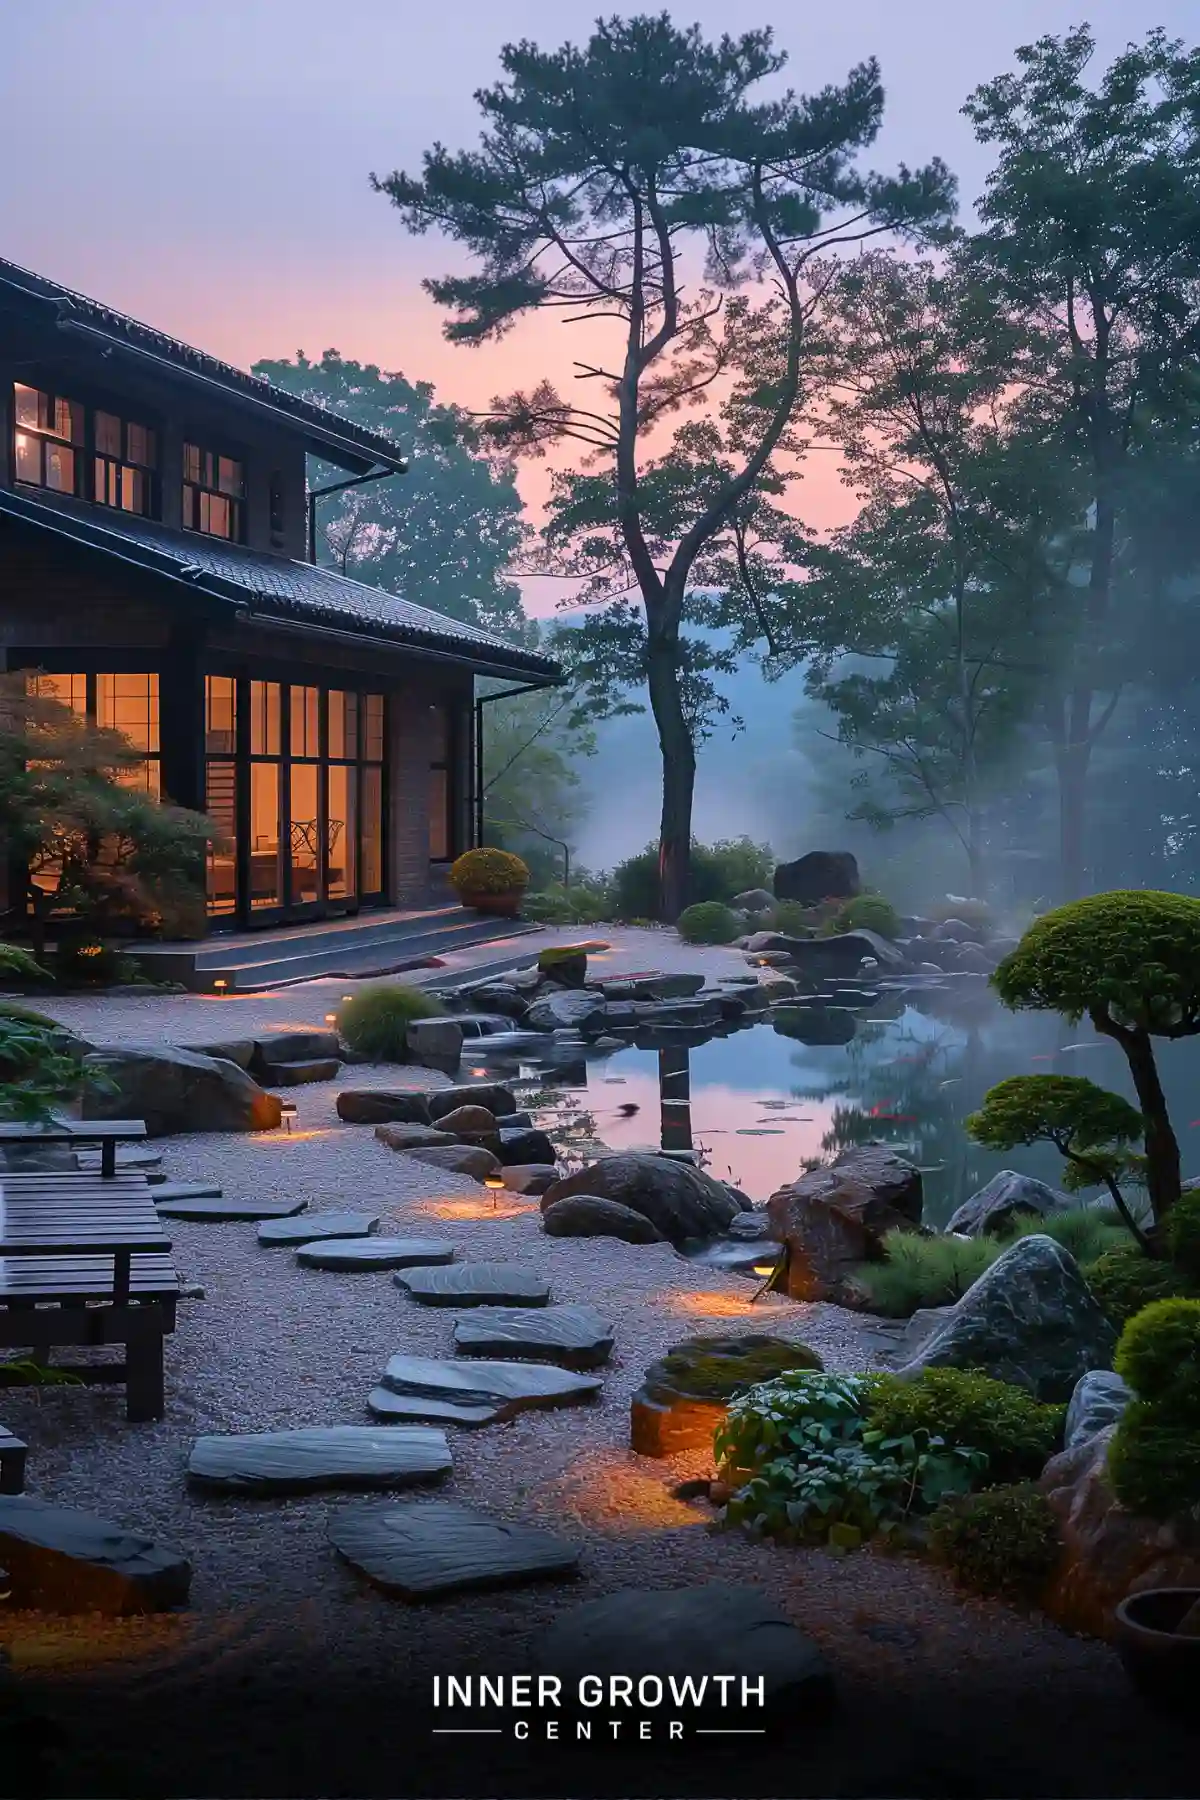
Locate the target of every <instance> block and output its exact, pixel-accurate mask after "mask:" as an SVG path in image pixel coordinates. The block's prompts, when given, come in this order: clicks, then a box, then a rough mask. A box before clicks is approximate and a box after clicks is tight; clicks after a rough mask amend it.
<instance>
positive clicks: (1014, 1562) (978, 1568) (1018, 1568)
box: [929, 1482, 1062, 1600]
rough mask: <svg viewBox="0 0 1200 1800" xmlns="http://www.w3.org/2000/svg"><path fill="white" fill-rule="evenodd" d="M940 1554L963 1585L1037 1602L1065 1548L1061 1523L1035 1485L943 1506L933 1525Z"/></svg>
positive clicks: (988, 1492)
mask: <svg viewBox="0 0 1200 1800" xmlns="http://www.w3.org/2000/svg"><path fill="white" fill-rule="evenodd" d="M929 1542H930V1548H931V1550H932V1551H933V1554H934V1556H935V1557H936V1558H937V1559H938V1561H939V1562H942V1563H944V1564H945V1566H946V1567H947V1568H948V1569H949V1570H950V1572H951V1574H952V1575H953V1576H954V1578H955V1580H956V1581H958V1582H960V1583H961V1584H962V1586H963V1587H966V1588H970V1589H971V1590H972V1592H974V1593H977V1594H991V1595H995V1596H998V1597H999V1598H1001V1599H1004V1600H1036V1599H1037V1598H1038V1597H1039V1596H1040V1595H1041V1593H1042V1592H1043V1591H1044V1589H1045V1587H1046V1584H1047V1582H1048V1581H1049V1580H1050V1577H1051V1576H1052V1575H1053V1573H1054V1571H1055V1568H1056V1566H1057V1564H1058V1560H1059V1556H1060V1553H1061V1550H1062V1541H1061V1539H1060V1537H1059V1533H1058V1522H1057V1520H1056V1519H1055V1517H1054V1514H1053V1512H1052V1511H1051V1510H1050V1506H1049V1504H1048V1502H1047V1500H1046V1497H1045V1495H1044V1494H1042V1493H1040V1492H1039V1490H1038V1489H1037V1488H1036V1487H1035V1486H1034V1485H1033V1483H1032V1482H1017V1483H1015V1484H1014V1485H1012V1486H1009V1487H994V1488H985V1489H984V1491H983V1492H982V1493H979V1494H969V1495H967V1497H966V1498H965V1499H962V1500H956V1501H952V1502H948V1503H947V1504H945V1505H943V1506H940V1507H939V1508H938V1510H937V1511H936V1512H935V1513H934V1515H933V1517H932V1519H931V1520H930V1521H929Z"/></svg>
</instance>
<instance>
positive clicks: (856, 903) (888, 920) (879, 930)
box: [833, 894, 900, 938]
mask: <svg viewBox="0 0 1200 1800" xmlns="http://www.w3.org/2000/svg"><path fill="white" fill-rule="evenodd" d="M833 929H834V931H835V932H836V931H873V932H874V933H875V934H876V936H877V937H882V938H898V937H899V936H900V915H899V913H898V912H897V911H896V909H895V907H894V906H893V905H892V903H891V901H890V900H885V899H884V897H883V895H882V894H856V895H855V896H854V899H853V900H847V902H846V904H845V906H842V907H839V909H838V911H837V912H836V913H835V914H834V918H833Z"/></svg>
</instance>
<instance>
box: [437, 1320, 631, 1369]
mask: <svg viewBox="0 0 1200 1800" xmlns="http://www.w3.org/2000/svg"><path fill="white" fill-rule="evenodd" d="M612 1347H613V1328H612V1326H611V1325H609V1324H606V1323H605V1321H604V1320H603V1319H602V1318H601V1316H600V1314H599V1313H598V1312H597V1311H596V1309H595V1307H593V1306H584V1305H567V1306H537V1307H534V1306H480V1307H477V1308H476V1309H475V1310H474V1311H473V1312H472V1313H471V1314H470V1316H469V1317H467V1318H465V1319H456V1320H455V1322H454V1348H455V1349H456V1350H457V1351H458V1353H459V1355H460V1356H472V1357H473V1356H503V1357H521V1358H526V1357H528V1358H529V1359H531V1360H532V1361H534V1362H551V1363H561V1364H562V1366H563V1367H564V1368H568V1369H596V1368H599V1367H600V1365H601V1364H602V1363H606V1362H607V1361H608V1359H609V1356H610V1355H611V1353H612Z"/></svg>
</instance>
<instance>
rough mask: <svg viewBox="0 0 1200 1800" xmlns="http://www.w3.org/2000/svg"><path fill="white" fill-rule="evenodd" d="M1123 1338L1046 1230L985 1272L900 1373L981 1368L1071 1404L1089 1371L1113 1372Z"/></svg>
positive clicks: (1046, 1397)
mask: <svg viewBox="0 0 1200 1800" xmlns="http://www.w3.org/2000/svg"><path fill="white" fill-rule="evenodd" d="M1116 1341H1117V1339H1116V1333H1115V1331H1114V1330H1113V1328H1112V1326H1111V1325H1110V1324H1109V1322H1108V1320H1107V1318H1106V1317H1105V1316H1104V1314H1103V1313H1102V1312H1101V1310H1100V1308H1099V1306H1098V1305H1097V1304H1096V1302H1095V1300H1094V1299H1093V1298H1092V1294H1091V1290H1090V1289H1089V1287H1088V1285H1087V1283H1086V1282H1085V1281H1084V1279H1083V1276H1082V1275H1081V1274H1080V1272H1079V1266H1078V1264H1077V1263H1076V1261H1075V1259H1074V1257H1073V1256H1069V1255H1068V1254H1067V1252H1066V1251H1065V1250H1064V1249H1063V1248H1062V1246H1061V1245H1060V1244H1056V1243H1055V1242H1054V1239H1053V1238H1048V1237H1043V1236H1042V1235H1041V1234H1040V1233H1039V1234H1038V1235H1037V1236H1035V1237H1027V1238H1021V1239H1020V1240H1019V1241H1018V1242H1017V1243H1015V1244H1014V1245H1013V1246H1012V1248H1011V1250H1006V1251H1005V1252H1004V1254H1003V1256H1000V1257H998V1258H997V1259H996V1261H995V1262H994V1263H993V1264H992V1266H991V1268H990V1269H987V1270H985V1271H984V1273H983V1274H982V1275H981V1276H980V1277H979V1280H978V1281H976V1282H975V1283H974V1285H973V1286H972V1287H970V1288H968V1290H967V1292H966V1293H965V1294H964V1295H963V1297H962V1299H961V1300H960V1301H958V1303H957V1304H956V1305H955V1306H954V1307H952V1308H951V1310H950V1312H949V1314H948V1315H947V1317H946V1319H945V1321H944V1323H943V1324H942V1325H940V1326H939V1327H938V1329H937V1330H936V1331H934V1332H933V1333H932V1335H931V1336H930V1337H929V1338H928V1340H927V1341H926V1342H925V1343H924V1344H923V1345H922V1346H921V1349H920V1350H919V1351H918V1353H917V1355H916V1356H915V1357H914V1358H913V1360H912V1361H911V1362H909V1363H906V1364H905V1366H904V1368H903V1369H901V1371H900V1373H901V1374H902V1375H909V1376H913V1375H918V1374H920V1372H921V1371H922V1370H923V1369H982V1370H983V1372H984V1373H985V1374H987V1375H992V1376H994V1377H995V1378H996V1379H997V1380H998V1381H1010V1382H1012V1383H1013V1384H1014V1385H1015V1386H1016V1387H1023V1388H1027V1389H1028V1390H1029V1392H1030V1393H1031V1394H1033V1395H1035V1396H1036V1398H1037V1399H1039V1400H1050V1401H1065V1400H1069V1399H1070V1398H1071V1395H1072V1393H1073V1392H1074V1390H1075V1384H1076V1383H1077V1382H1078V1380H1079V1378H1080V1376H1082V1375H1086V1374H1087V1372H1088V1370H1089V1369H1107V1368H1111V1366H1112V1357H1113V1350H1114V1349H1115V1347H1116Z"/></svg>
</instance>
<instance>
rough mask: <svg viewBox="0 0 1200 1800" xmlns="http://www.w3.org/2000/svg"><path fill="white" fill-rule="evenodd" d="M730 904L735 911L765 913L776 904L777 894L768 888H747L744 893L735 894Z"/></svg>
mask: <svg viewBox="0 0 1200 1800" xmlns="http://www.w3.org/2000/svg"><path fill="white" fill-rule="evenodd" d="M729 904H730V906H732V907H733V909H734V911H735V912H744V913H765V912H770V910H771V908H772V907H773V906H774V904H775V896H774V895H773V894H770V893H768V892H767V890H766V888H747V889H746V891H745V893H744V894H735V895H734V896H733V899H732V900H731V901H730V902H729Z"/></svg>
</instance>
